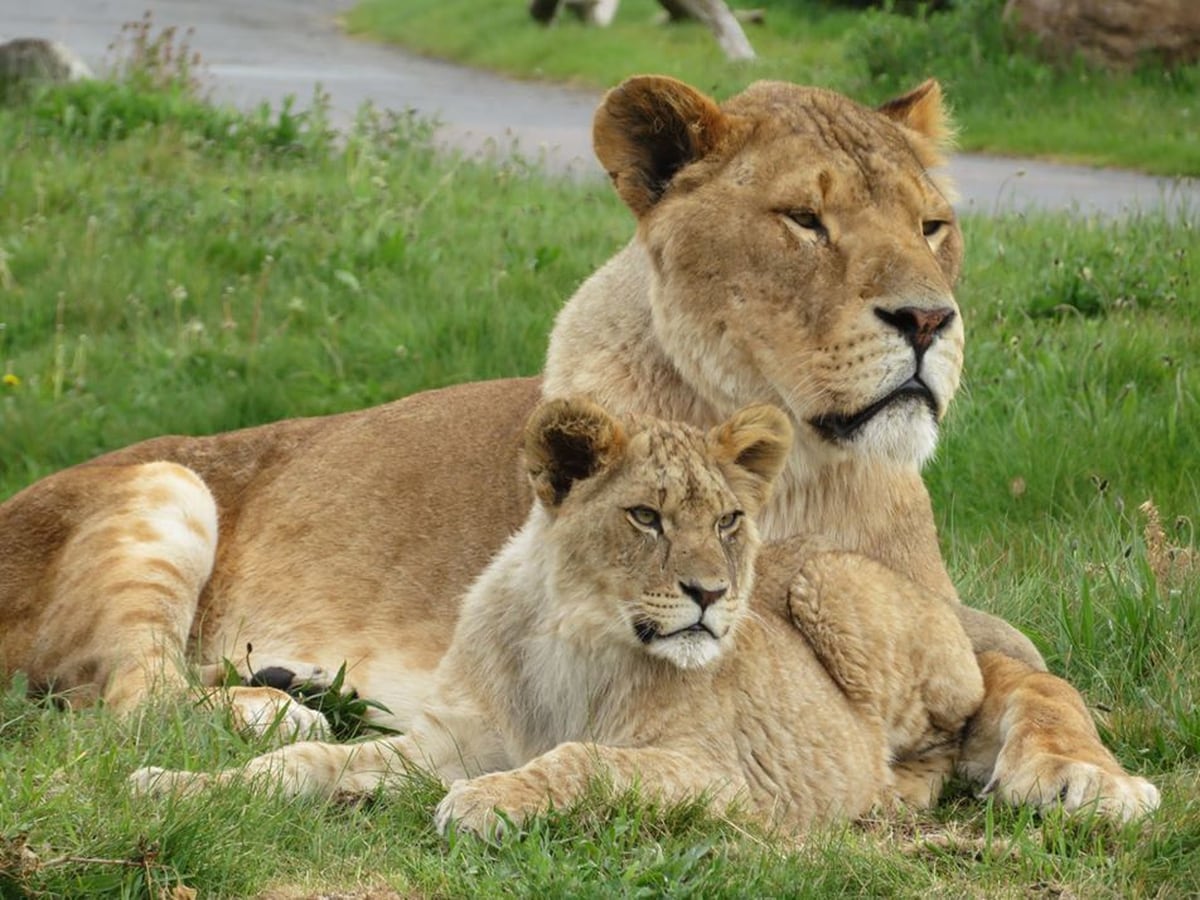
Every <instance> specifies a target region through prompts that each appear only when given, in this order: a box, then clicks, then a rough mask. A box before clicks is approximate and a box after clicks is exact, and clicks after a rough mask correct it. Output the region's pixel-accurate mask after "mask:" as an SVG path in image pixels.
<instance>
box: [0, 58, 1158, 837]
mask: <svg viewBox="0 0 1200 900" xmlns="http://www.w3.org/2000/svg"><path fill="white" fill-rule="evenodd" d="M950 130H951V129H950V125H949V123H948V121H947V117H946V114H945V112H944V110H943V107H942V101H941V93H940V90H939V88H938V86H937V85H936V83H934V82H927V83H926V84H923V85H921V86H920V87H918V88H917V89H916V90H914V91H912V92H911V93H909V94H907V95H905V96H903V97H899V98H897V99H895V100H893V101H891V102H889V103H887V104H884V106H882V107H881V108H879V109H877V110H873V109H867V108H865V107H863V106H860V105H859V104H857V103H854V102H853V101H851V100H849V99H847V98H846V97H843V96H841V95H839V94H836V93H833V92H830V91H824V90H820V89H816V88H806V87H800V86H797V85H791V84H782V83H773V82H764V83H758V84H755V85H752V86H751V87H750V88H748V89H747V90H746V91H744V92H743V93H741V94H739V95H737V96H735V97H733V98H731V99H730V100H728V101H726V102H725V103H724V104H722V105H718V104H717V103H715V102H714V101H712V100H711V99H709V98H708V97H706V96H704V95H703V94H701V93H700V92H698V91H696V90H694V89H692V88H690V87H688V86H687V85H684V84H681V83H679V82H677V81H674V80H672V79H668V78H659V77H639V78H633V79H630V80H629V81H627V82H625V83H624V84H622V85H621V86H619V87H618V88H616V89H614V90H613V91H611V92H610V93H609V94H608V96H607V97H606V98H605V100H604V101H603V103H602V104H601V105H600V108H599V109H598V110H597V113H596V119H595V132H594V135H595V147H596V153H597V156H598V157H599V159H600V161H601V163H602V164H603V166H604V168H605V169H606V170H607V171H608V172H609V174H610V175H611V177H612V179H613V183H614V185H615V187H616V190H617V192H618V194H619V195H620V196H621V198H622V199H623V200H624V201H625V203H626V204H627V205H628V206H629V208H630V209H631V210H632V211H633V213H634V214H635V216H636V217H637V223H638V224H637V233H636V235H635V237H634V239H633V240H632V241H631V242H630V244H629V245H628V246H627V247H626V248H625V249H624V250H622V251H620V252H619V253H618V254H617V255H616V256H614V257H613V259H612V260H610V261H609V262H608V263H607V264H606V265H605V266H604V267H602V268H601V269H600V270H599V271H598V272H596V273H595V275H594V276H593V277H592V278H590V279H589V280H588V281H587V282H586V283H584V284H583V285H582V286H581V287H580V289H579V290H578V291H577V292H576V294H575V295H574V296H573V297H572V298H571V299H570V300H569V301H568V302H567V304H566V305H565V307H564V308H563V310H562V312H561V313H560V315H559V317H558V320H557V322H556V324H555V327H554V330H553V333H552V335H551V338H550V345H549V351H548V355H547V360H546V368H545V375H544V378H543V379H542V381H541V382H538V381H535V380H524V381H508V382H488V383H481V384H474V385H463V386H459V387H456V388H451V389H447V390H444V391H437V392H431V393H427V394H420V395H416V396H413V397H409V398H406V399H403V400H399V401H397V402H395V403H391V404H387V405H385V406H381V407H377V408H375V409H369V410H364V411H361V412H357V413H349V414H346V415H341V416H332V417H327V418H320V419H298V420H289V421H285V422H279V423H275V424H272V425H265V426H262V427H259V428H254V429H248V430H245V431H239V432H232V433H228V434H220V435H215V436H213V437H208V438H174V437H172V438H160V439H157V440H152V441H148V442H145V443H143V444H138V445H135V446H133V447H129V448H126V449H124V450H120V451H117V452H115V453H112V454H109V455H107V456H104V457H101V458H99V459H97V460H94V461H92V462H90V463H87V464H84V465H82V466H77V467H75V468H72V469H68V470H66V471H64V472H61V473H58V474H56V475H53V476H51V477H49V478H47V479H45V480H43V481H41V482H39V483H37V484H35V485H33V486H31V487H30V488H28V489H27V490H25V491H23V492H22V493H20V494H17V495H16V496H14V497H13V498H11V499H9V500H8V501H7V502H6V503H4V504H3V505H2V506H0V533H2V534H4V535H5V539H6V541H7V542H8V544H7V546H6V553H4V554H3V555H0V664H2V665H3V667H4V670H5V671H9V672H11V671H14V670H24V671H25V672H27V673H28V674H29V677H30V683H31V684H33V685H34V686H35V687H37V688H39V689H53V690H56V691H60V692H64V694H65V696H67V697H68V698H70V699H71V700H72V702H76V703H84V702H90V701H91V700H94V699H96V698H102V699H103V700H104V701H105V702H106V703H108V704H109V705H110V706H112V707H113V708H115V709H117V710H119V711H121V710H129V709H133V708H136V707H137V706H138V705H139V704H140V703H142V701H143V700H144V698H145V697H146V695H147V692H148V691H149V690H151V689H152V688H153V687H155V686H156V685H157V686H161V687H167V688H175V689H182V687H183V685H184V683H185V681H186V679H185V677H184V674H183V671H182V668H181V663H182V661H183V660H185V659H187V660H188V661H189V662H190V663H192V664H199V665H201V666H202V667H203V666H209V667H211V666H214V665H215V664H216V663H217V662H218V661H219V660H220V659H221V658H222V657H230V658H233V659H239V660H240V659H242V658H243V652H242V651H243V648H244V647H245V645H246V644H247V643H248V642H249V643H253V645H254V648H255V656H256V658H257V660H258V661H259V664H262V665H266V664H268V663H272V664H273V663H275V662H276V661H281V662H287V663H288V664H289V665H295V666H299V667H301V668H306V669H308V670H310V671H319V670H324V671H329V672H333V671H336V670H337V669H338V667H339V666H340V665H341V664H342V663H343V662H345V663H346V664H347V667H348V677H347V682H348V686H349V687H352V688H354V689H356V690H357V691H358V692H359V693H360V694H361V695H363V696H367V697H372V698H374V699H377V700H378V701H380V702H382V703H383V704H384V705H386V706H387V707H389V708H390V709H391V711H392V715H391V717H390V722H389V724H392V725H394V726H396V727H400V728H405V727H407V725H408V724H409V723H410V722H411V720H412V717H413V716H414V715H415V713H416V711H417V710H418V709H420V708H421V707H422V704H423V703H424V700H425V698H426V697H427V696H428V694H429V692H430V690H432V688H433V684H434V680H433V672H434V670H435V668H436V666H437V665H438V662H439V661H440V660H441V658H442V656H443V655H444V653H445V651H446V649H447V647H448V645H449V641H450V637H451V634H452V633H453V630H454V626H455V623H456V621H457V617H458V612H459V597H460V596H461V594H462V592H463V591H464V590H465V589H466V587H467V586H468V585H469V584H470V583H471V581H472V579H473V578H474V577H475V575H476V574H477V573H478V572H479V571H481V570H482V568H483V567H484V565H485V564H486V562H487V561H488V559H489V558H490V557H491V555H492V554H493V553H494V552H495V550H496V549H497V548H499V547H500V546H501V544H502V543H503V541H504V540H505V538H506V537H507V536H508V535H509V534H510V533H511V532H512V531H513V530H514V529H515V528H516V527H517V526H518V525H519V523H520V522H521V521H522V520H523V518H524V515H525V513H526V512H527V510H528V508H529V507H528V505H529V499H530V498H529V493H528V490H527V488H526V485H525V483H524V480H523V479H522V478H520V477H519V471H520V465H521V464H520V461H519V459H518V453H517V450H516V448H517V446H518V441H517V439H516V438H517V435H518V433H519V430H520V428H521V423H522V422H524V420H525V418H526V416H527V415H528V413H529V411H530V410H531V409H532V408H533V406H534V405H535V403H536V402H537V400H538V399H539V397H540V396H543V395H544V396H547V397H563V396H571V395H586V396H589V397H591V398H592V399H593V400H595V401H598V402H600V403H602V404H603V405H604V406H605V407H606V408H608V409H610V410H612V411H613V412H614V413H616V414H618V415H623V414H625V413H627V412H640V413H646V414H651V415H656V416H659V417H661V418H665V419H675V420H682V421H686V422H690V423H692V424H693V425H696V426H699V427H705V428H707V427H711V426H713V425H715V424H716V423H718V422H720V421H723V420H724V419H726V418H728V417H729V416H730V415H732V413H733V411H734V410H736V409H738V408H740V407H742V406H744V405H746V404H749V403H761V402H768V403H773V404H775V405H777V406H778V407H780V408H782V409H784V410H786V412H787V414H788V416H789V418H790V419H791V422H792V425H793V428H794V430H795V444H794V447H793V449H792V451H791V453H790V454H789V456H788V459H787V462H786V465H785V466H784V471H783V473H782V475H781V478H780V483H779V486H778V488H777V490H776V491H775V492H774V494H773V497H772V499H771V501H770V502H769V503H768V505H767V506H766V507H764V509H763V510H762V511H761V513H760V519H761V523H762V531H763V534H764V536H765V537H766V538H767V539H769V540H772V541H774V540H786V539H787V538H789V537H791V536H794V535H805V534H817V535H822V536H823V537H824V538H825V539H828V540H829V541H830V542H831V543H832V544H833V545H834V546H837V547H841V548H843V549H845V550H847V551H851V552H856V553H861V554H864V555H866V556H869V557H871V558H873V559H876V560H878V561H880V562H881V563H882V564H884V565H885V566H888V567H890V568H891V569H894V570H895V571H896V572H898V573H900V574H901V575H904V576H907V577H908V578H910V579H912V580H913V581H915V582H916V583H917V584H919V585H921V587H922V588H923V589H925V590H927V591H930V592H933V593H935V594H938V595H940V596H943V597H945V598H946V599H947V600H948V601H949V602H957V598H956V596H955V592H954V588H953V586H952V584H951V583H950V579H949V577H948V576H947V574H946V570H945V567H944V565H943V562H942V559H941V555H940V551H939V548H938V543H937V534H936V529H935V526H934V520H933V515H932V511H931V509H930V504H929V496H928V494H927V492H926V490H925V487H924V485H923V483H922V481H921V475H920V466H921V464H922V462H923V461H924V460H925V459H927V458H928V456H929V454H930V453H931V452H932V450H933V448H934V444H935V441H936V437H937V433H938V427H939V423H940V421H941V419H942V417H943V415H944V413H945V411H946V409H947V407H948V405H949V403H950V402H951V399H952V397H953V395H954V393H955V391H956V389H957V386H958V382H959V376H960V371H961V366H962V351H963V324H962V316H961V315H960V311H959V309H958V306H957V304H956V301H955V298H954V294H953V284H954V282H955V280H956V278H957V276H958V272H959V267H960V264H961V259H962V236H961V233H960V231H959V228H958V224H957V220H956V217H955V214H954V210H953V207H952V206H951V203H950V198H949V187H948V184H947V181H946V179H945V177H944V176H943V175H941V174H940V172H939V165H940V163H941V161H942V153H943V149H944V145H945V143H946V140H947V135H948V134H949V133H950ZM957 608H958V611H959V614H960V616H961V617H962V620H963V623H964V625H965V626H966V629H967V632H968V634H969V635H970V637H971V638H972V641H973V645H974V647H975V649H976V651H977V652H978V653H980V654H981V656H980V661H981V665H982V668H983V672H984V676H985V682H986V686H987V694H986V698H985V702H984V704H983V707H982V711H981V713H980V715H979V716H978V717H977V719H976V720H975V722H974V724H973V727H972V728H971V729H970V736H969V739H968V741H967V743H966V745H965V747H964V755H963V767H964V769H965V771H967V772H968V773H969V774H970V775H971V776H972V777H973V778H975V779H977V780H978V781H979V783H980V784H983V785H987V786H988V787H989V788H991V789H993V790H995V791H997V792H999V794H1000V795H1001V796H1002V797H1004V798H1005V799H1008V800H1011V801H1013V802H1018V803H1020V802H1028V803H1031V804H1034V805H1043V804H1051V803H1059V802H1061V801H1064V800H1065V805H1066V806H1067V807H1068V808H1071V809H1074V808H1079V807H1081V806H1088V805H1091V804H1095V803H1098V804H1099V808H1100V810H1101V811H1103V812H1106V813H1111V814H1113V815H1118V816H1130V815H1135V814H1138V813H1141V812H1143V811H1145V810H1147V809H1151V808H1153V807H1154V806H1155V805H1156V804H1157V802H1158V795H1157V792H1156V791H1155V789H1154V788H1153V787H1152V786H1151V785H1150V784H1149V783H1148V782H1146V781H1145V780H1143V779H1140V778H1135V777H1131V776H1129V775H1127V774H1126V773H1125V772H1124V771H1123V770H1122V768H1121V767H1120V765H1119V764H1118V762H1117V761H1116V760H1115V759H1114V758H1113V756H1112V755H1111V754H1110V753H1109V752H1108V751H1107V750H1106V749H1105V747H1104V746H1103V744H1102V743H1101V742H1100V740H1099V737H1098V735H1097V733H1096V729H1095V727H1094V725H1093V723H1092V721H1091V718H1090V716H1089V715H1088V712H1087V710H1086V708H1085V707H1084V705H1083V703H1082V701H1081V699H1080V697H1079V695H1078V694H1077V693H1076V692H1075V691H1074V690H1073V689H1072V688H1071V687H1070V686H1069V685H1068V684H1066V683H1065V682H1063V681H1061V680H1060V679H1057V678H1055V677H1053V676H1051V675H1049V674H1047V673H1045V672H1044V671H1041V670H1042V669H1044V666H1043V664H1042V661H1041V659H1040V657H1039V656H1038V654H1037V652H1036V650H1035V649H1034V648H1033V646H1032V644H1030V643H1029V641H1027V640H1026V639H1025V638H1024V637H1023V636H1022V635H1021V634H1020V633H1019V632H1017V631H1016V630H1015V629H1013V628H1011V627H1010V626H1008V625H1007V624H1005V623H1003V622H1001V621H999V620H997V619H994V618H992V617H990V616H986V615H984V614H982V613H978V612H975V611H972V610H970V609H968V608H965V607H961V606H960V607H957ZM291 661H294V662H291ZM247 674H248V673H247ZM244 690H245V689H243V692H244ZM243 692H235V693H234V695H233V697H232V698H231V699H232V702H233V703H234V705H235V707H238V706H239V705H240V704H241V703H242V699H243V698H242V693H243ZM260 699H261V698H260ZM276 699H277V700H278V702H279V703H281V704H286V703H287V698H286V697H285V696H283V695H277V697H276ZM1046 723H1053V726H1052V727H1051V726H1049V725H1047V724H1046Z"/></svg>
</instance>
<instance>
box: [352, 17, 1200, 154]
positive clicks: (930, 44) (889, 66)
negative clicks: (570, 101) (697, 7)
mask: <svg viewBox="0 0 1200 900" xmlns="http://www.w3.org/2000/svg"><path fill="white" fill-rule="evenodd" d="M526 5H527V4H525V3H522V2H520V0H503V2H496V0H362V2H360V4H359V5H358V6H357V7H356V8H355V9H354V10H353V11H352V12H351V13H350V15H349V16H348V19H347V23H348V25H349V27H350V28H351V30H353V31H358V32H359V33H361V34H363V35H370V36H374V37H378V38H382V39H384V40H388V41H394V42H395V43H398V44H401V45H403V46H405V47H408V48H410V49H413V50H416V51H418V52H421V53H427V54H429V55H432V56H439V57H445V58H447V59H454V60H458V61H460V62H465V63H469V64H471V65H475V66H481V67H485V68H490V69H494V70H496V71H500V72H506V73H509V74H511V75H516V76H518V77H523V78H538V79H552V80H558V81H568V82H572V83H577V84H581V85H587V86H589V87H593V88H607V87H610V86H611V85H613V84H616V83H617V82H618V81H620V80H621V79H622V78H624V77H626V76H628V75H633V74H639V73H644V72H660V73H664V74H668V75H674V76H676V77H678V78H682V79H683V80H684V81H688V82H690V83H692V84H695V85H697V86H698V87H702V88H705V89H708V90H710V91H712V92H713V93H715V94H716V95H717V96H720V97H724V96H728V95H729V94H732V93H736V92H737V91H739V90H741V89H742V88H743V87H745V86H746V85H747V84H749V83H750V82H751V81H754V80H756V79H760V78H779V79H783V80H786V81H797V82H801V83H806V84H819V85H823V86H826V87H831V88H835V89H838V90H842V91H845V92H846V93H848V94H850V95H851V96H854V97H856V98H859V99H861V100H863V101H864V102H871V103H878V102H882V101H884V100H887V99H889V98H890V97H893V96H896V95H897V94H900V93H902V92H904V91H906V90H908V89H909V88H911V87H913V86H915V85H916V84H918V83H919V82H921V81H922V80H924V79H925V78H928V77H931V76H936V77H937V78H938V79H940V80H941V81H942V83H943V85H944V86H945V87H946V89H947V92H948V96H949V98H950V100H951V102H952V103H953V105H954V108H955V114H956V116H957V118H958V120H959V123H960V124H961V125H962V131H961V143H962V146H963V147H964V148H965V149H967V150H976V151H983V150H986V151H990V152H996V153H1002V154H1016V155H1032V156H1042V157H1045V158H1050V159H1057V160H1062V161H1073V162H1087V163H1093V164H1100V165H1114V166H1123V167H1127V168H1134V169H1141V170H1144V171H1148V172H1155V173H1160V174H1166V175H1179V174H1187V175H1200V99H1198V98H1200V65H1194V66H1191V67H1185V68H1181V69H1177V70H1176V71H1174V72H1167V71H1164V70H1163V69H1162V67H1161V66H1158V65H1155V64H1154V63H1153V61H1147V64H1146V66H1145V67H1144V68H1143V69H1142V70H1140V71H1138V72H1136V73H1134V74H1131V75H1121V76H1118V75H1108V74H1105V73H1103V72H1100V71H1098V70H1095V69H1090V68H1088V67H1087V66H1084V65H1083V64H1076V63H1066V64H1064V65H1060V66H1053V65H1050V64H1047V63H1045V62H1040V61H1038V60H1037V59H1036V58H1035V57H1034V56H1033V55H1031V54H1030V53H1028V52H1024V51H1025V49H1027V48H1022V47H1021V45H1020V44H1019V43H1018V42H1016V41H1014V40H1013V39H1012V38H1011V37H1010V36H1009V35H1007V34H1006V33H1005V31H1004V28H1003V26H1002V23H1001V21H1000V11H1001V9H1002V7H1003V5H1004V0H949V2H948V3H947V4H946V6H947V7H948V8H947V9H946V10H944V11H939V12H924V11H918V12H917V13H916V14H915V15H904V14H901V13H898V12H893V11H891V10H880V9H873V10H867V11H861V10H854V9H846V8H844V7H839V6H836V5H833V4H832V3H830V2H826V0H761V2H759V0H754V2H750V0H745V2H738V0H735V2H733V3H732V4H731V5H733V6H735V7H737V6H755V7H763V8H765V9H766V24H765V25H763V26H761V27H758V26H752V25H750V26H746V27H747V35H748V37H749V38H750V40H751V42H752V43H753V44H754V47H755V49H756V50H757V51H758V54H759V59H758V60H757V61H755V62H752V63H748V64H747V63H729V62H726V61H725V59H724V57H723V56H722V55H721V51H720V50H719V49H718V47H717V45H716V42H715V41H714V40H713V38H712V36H711V35H710V34H709V32H708V31H707V30H706V29H705V28H704V27H703V26H700V25H696V24H684V25H660V24H656V21H657V19H658V17H659V15H660V13H661V8H660V7H659V5H658V3H657V2H656V0H622V3H621V7H620V11H619V13H618V15H617V19H616V21H615V22H614V24H613V25H612V26H611V27H609V28H605V29H600V28H589V27H584V26H583V25H581V24H579V23H578V22H577V21H575V20H574V18H573V17H572V16H570V15H563V16H560V17H559V19H558V20H557V21H556V22H555V23H554V25H553V26H551V28H550V29H549V30H547V29H545V28H542V27H540V26H538V25H536V24H535V23H534V22H533V21H532V20H531V19H530V17H529V15H528V13H527V12H526ZM909 6H916V4H909Z"/></svg>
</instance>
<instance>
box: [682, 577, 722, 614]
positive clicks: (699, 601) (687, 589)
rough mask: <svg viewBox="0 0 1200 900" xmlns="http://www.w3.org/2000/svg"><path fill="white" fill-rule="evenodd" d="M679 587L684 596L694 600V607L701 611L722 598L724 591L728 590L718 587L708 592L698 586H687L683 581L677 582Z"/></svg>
mask: <svg viewBox="0 0 1200 900" xmlns="http://www.w3.org/2000/svg"><path fill="white" fill-rule="evenodd" d="M679 587H680V589H681V590H682V591H683V592H684V593H685V594H687V595H688V596H689V597H691V598H692V599H693V600H695V601H696V605H697V606H699V607H700V608H701V609H708V608H709V607H710V606H712V605H713V604H714V603H716V602H717V601H718V600H720V599H721V598H722V597H724V596H725V593H726V591H728V590H729V588H727V587H719V588H715V589H713V590H709V589H708V588H706V587H702V586H700V585H698V584H688V583H687V582H684V581H681V582H679Z"/></svg>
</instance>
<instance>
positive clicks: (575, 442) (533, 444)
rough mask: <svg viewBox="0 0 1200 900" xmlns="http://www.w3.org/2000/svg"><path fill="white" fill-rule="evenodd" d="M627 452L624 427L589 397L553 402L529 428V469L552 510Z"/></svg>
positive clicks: (536, 414)
mask: <svg viewBox="0 0 1200 900" xmlns="http://www.w3.org/2000/svg"><path fill="white" fill-rule="evenodd" d="M624 448H625V432H624V430H623V429H622V428H621V423H620V422H618V421H617V420H616V419H614V418H613V417H612V416H610V415H609V414H608V413H607V412H605V411H604V410H603V409H601V408H600V407H599V406H597V405H596V404H595V403H592V402H591V401H590V400H584V399H583V398H572V399H568V400H551V401H549V402H547V403H543V404H542V405H541V406H539V407H538V408H537V409H535V410H534V411H533V414H532V415H531V416H530V417H529V422H528V424H527V425H526V426H525V465H526V468H527V470H528V472H529V479H530V481H531V482H533V490H534V493H535V494H537V496H538V499H539V500H541V501H542V503H544V504H545V505H546V506H548V507H554V506H558V505H559V504H560V503H562V502H563V500H564V499H566V496H567V494H568V493H569V492H570V490H571V486H572V485H573V484H575V482H577V481H579V480H580V479H582V478H587V477H589V476H591V475H594V474H595V473H596V472H598V471H599V470H600V469H602V468H604V467H605V466H607V465H609V464H611V463H612V462H613V461H614V460H615V459H617V457H619V456H620V454H621V451H622V450H624Z"/></svg>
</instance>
